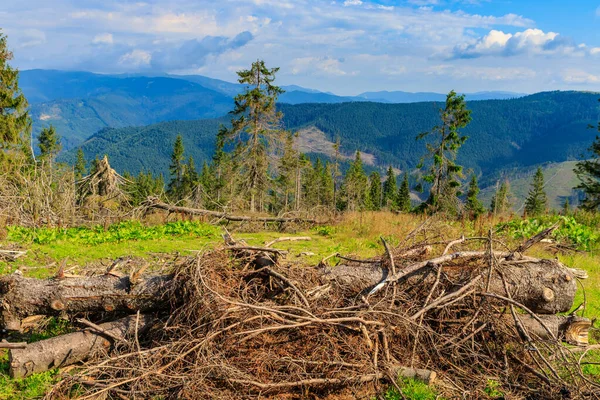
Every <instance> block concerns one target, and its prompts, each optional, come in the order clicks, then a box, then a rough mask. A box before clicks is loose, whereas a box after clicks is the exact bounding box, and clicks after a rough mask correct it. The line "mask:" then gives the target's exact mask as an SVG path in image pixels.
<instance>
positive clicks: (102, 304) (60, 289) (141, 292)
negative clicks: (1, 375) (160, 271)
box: [0, 274, 177, 330]
mask: <svg viewBox="0 0 600 400" xmlns="http://www.w3.org/2000/svg"><path fill="white" fill-rule="evenodd" d="M174 287H175V285H174V280H173V275H161V276H153V277H149V278H147V279H140V280H139V281H135V282H132V281H131V279H130V277H128V276H126V277H116V276H113V275H110V274H106V275H99V276H92V277H78V278H64V279H43V280H42V279H35V278H25V277H23V276H21V275H18V274H11V275H6V276H2V277H0V304H1V309H0V326H1V327H3V328H4V329H7V330H20V329H21V320H22V319H23V318H26V317H29V316H32V315H61V314H68V315H74V314H78V313H83V312H92V313H94V312H112V311H127V312H134V311H138V310H139V311H141V312H146V311H152V310H157V309H162V308H166V307H168V306H169V305H170V302H171V301H174V300H175V301H176V300H177V299H176V296H166V295H165V294H167V292H169V291H170V289H171V288H174Z"/></svg>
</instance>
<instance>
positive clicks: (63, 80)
mask: <svg viewBox="0 0 600 400" xmlns="http://www.w3.org/2000/svg"><path fill="white" fill-rule="evenodd" d="M19 82H20V86H21V88H22V90H23V92H24V94H25V96H26V97H27V99H28V100H29V102H30V104H31V108H30V109H31V115H32V118H33V122H34V124H33V132H34V135H37V133H38V132H39V131H40V130H41V129H42V128H44V127H47V126H49V125H50V124H52V125H54V126H55V127H56V128H57V130H58V132H60V134H61V135H62V137H63V146H64V148H65V149H67V150H68V149H70V148H73V147H75V146H77V145H79V144H80V143H82V142H83V141H84V140H85V139H87V138H88V137H90V136H91V135H92V134H94V133H96V132H98V131H99V130H100V129H103V128H107V127H112V128H120V127H127V126H141V125H149V124H154V123H157V122H162V121H171V120H194V119H204V118H215V117H219V116H222V115H225V114H226V113H227V112H228V111H230V110H231V109H232V107H233V97H235V95H237V94H238V93H240V92H241V91H242V90H243V89H244V86H243V85H240V84H238V83H231V82H226V81H222V80H218V79H212V78H208V77H204V76H200V75H167V74H162V75H156V76H141V75H132V74H122V75H100V74H94V73H90V72H77V71H75V72H72V71H55V70H27V71H22V72H21V73H20V78H19ZM283 89H284V90H286V92H285V93H284V94H283V95H281V96H280V99H279V101H280V102H281V103H288V104H302V103H327V104H333V103H345V102H364V101H370V102H383V103H411V102H416V101H443V99H444V98H445V95H443V94H439V93H408V92H373V93H363V94H359V95H357V96H338V95H335V94H332V93H325V92H320V91H318V90H314V89H307V88H303V87H300V86H296V85H290V86H283ZM519 96H522V94H518V93H506V92H485V93H474V94H469V95H467V99H471V98H472V99H490V98H498V99H501V98H514V97H519Z"/></svg>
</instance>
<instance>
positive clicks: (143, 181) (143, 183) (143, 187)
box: [125, 171, 165, 206]
mask: <svg viewBox="0 0 600 400" xmlns="http://www.w3.org/2000/svg"><path fill="white" fill-rule="evenodd" d="M125 178H127V179H128V180H130V181H132V182H133V184H132V185H129V186H128V187H127V193H129V199H130V201H131V204H132V205H133V206H139V205H140V204H141V203H142V202H143V201H145V200H146V199H147V198H148V197H150V196H157V197H159V198H160V197H163V193H164V191H165V180H164V178H163V176H162V175H159V176H157V177H155V176H154V175H152V172H143V171H142V172H140V173H139V174H138V176H136V177H128V176H125Z"/></svg>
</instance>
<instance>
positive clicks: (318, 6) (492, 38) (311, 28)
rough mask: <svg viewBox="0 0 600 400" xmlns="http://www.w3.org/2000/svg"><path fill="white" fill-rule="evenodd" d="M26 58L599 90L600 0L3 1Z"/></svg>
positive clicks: (460, 85)
mask: <svg viewBox="0 0 600 400" xmlns="http://www.w3.org/2000/svg"><path fill="white" fill-rule="evenodd" d="M0 28H1V29H2V32H3V33H4V34H6V35H7V36H8V43H9V47H10V48H11V49H12V51H13V53H14V59H13V61H12V64H13V65H14V66H16V67H18V68H20V69H22V70H25V69H35V68H42V69H62V70H82V71H92V72H97V73H139V74H148V75H150V74H156V73H162V72H167V73H172V74H199V75H205V76H209V77H212V78H217V79H223V80H226V81H230V82H232V81H235V80H236V78H237V76H236V71H238V70H241V69H245V68H249V66H250V64H251V63H252V62H253V61H255V60H257V59H263V60H265V62H266V64H267V66H268V67H279V68H280V70H279V72H278V75H277V83H278V84H281V85H290V84H297V85H301V86H304V87H309V88H315V89H318V90H322V91H329V92H333V93H336V94H341V95H355V94H359V93H362V92H366V91H379V90H389V91H393V90H403V91H411V92H416V91H433V92H448V91H449V90H452V89H454V90H457V91H459V92H463V93H467V92H477V91H488V90H503V91H513V92H521V93H533V92H539V91H545V90H590V91H600V0H334V1H332V0H244V1H238V0H218V1H214V0H146V1H128V0H52V1H48V0H1V1H0Z"/></svg>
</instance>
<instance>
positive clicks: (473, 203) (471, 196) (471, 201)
mask: <svg viewBox="0 0 600 400" xmlns="http://www.w3.org/2000/svg"><path fill="white" fill-rule="evenodd" d="M477 195H479V186H478V185H477V177H476V176H475V175H474V174H473V175H472V176H471V182H470V183H469V190H468V191H467V201H466V202H465V211H466V213H467V215H469V216H470V217H471V218H477V217H478V216H480V215H481V214H483V213H484V212H485V208H484V207H483V204H481V201H479V199H478V198H477Z"/></svg>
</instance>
